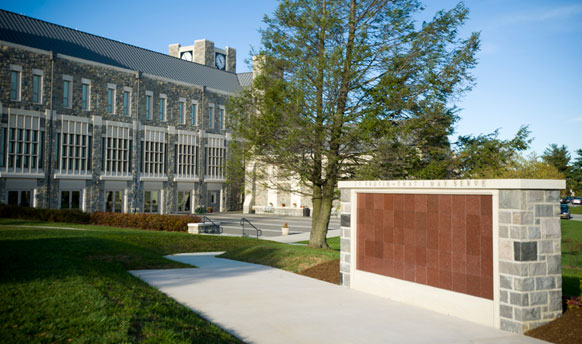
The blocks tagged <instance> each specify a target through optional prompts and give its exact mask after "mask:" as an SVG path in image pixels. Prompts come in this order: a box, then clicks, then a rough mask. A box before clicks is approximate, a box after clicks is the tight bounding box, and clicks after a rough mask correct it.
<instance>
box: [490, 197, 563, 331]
mask: <svg viewBox="0 0 582 344" xmlns="http://www.w3.org/2000/svg"><path fill="white" fill-rule="evenodd" d="M559 214H560V192H559V191H557V190H554V191H542V190H500V191H499V274H500V275H499V282H500V322H501V324H500V326H501V329H503V330H506V331H511V332H517V333H523V332H525V331H527V330H529V329H532V328H536V327H539V326H541V325H544V324H546V323H548V322H550V321H551V320H553V319H555V318H557V317H559V316H560V315H561V314H562V274H561V273H562V267H561V246H560V240H561V228H560V218H559V216H560V215H559Z"/></svg>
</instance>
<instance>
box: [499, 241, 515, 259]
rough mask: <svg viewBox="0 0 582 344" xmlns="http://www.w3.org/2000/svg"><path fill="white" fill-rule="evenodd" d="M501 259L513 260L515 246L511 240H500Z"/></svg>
mask: <svg viewBox="0 0 582 344" xmlns="http://www.w3.org/2000/svg"><path fill="white" fill-rule="evenodd" d="M499 258H501V259H506V260H513V245H512V244H511V241H510V240H499Z"/></svg>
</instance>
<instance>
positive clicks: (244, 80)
mask: <svg viewBox="0 0 582 344" xmlns="http://www.w3.org/2000/svg"><path fill="white" fill-rule="evenodd" d="M236 76H237V77H238V83H239V84H240V85H241V87H245V86H250V85H251V84H252V83H253V72H246V73H238V74H237V75H236Z"/></svg>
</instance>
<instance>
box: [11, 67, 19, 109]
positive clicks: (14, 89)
mask: <svg viewBox="0 0 582 344" xmlns="http://www.w3.org/2000/svg"><path fill="white" fill-rule="evenodd" d="M21 79H22V66H15V65H10V100H15V101H20V89H21V85H20V81H21Z"/></svg>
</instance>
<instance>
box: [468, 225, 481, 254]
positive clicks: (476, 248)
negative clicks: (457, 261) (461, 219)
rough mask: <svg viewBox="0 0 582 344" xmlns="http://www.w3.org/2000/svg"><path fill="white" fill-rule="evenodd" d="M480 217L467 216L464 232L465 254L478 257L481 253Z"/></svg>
mask: <svg viewBox="0 0 582 344" xmlns="http://www.w3.org/2000/svg"><path fill="white" fill-rule="evenodd" d="M480 219H481V217H480V216H478V215H467V219H466V223H467V227H466V231H465V235H466V238H467V242H466V245H467V252H466V253H467V254H470V255H474V256H478V255H480V254H481V253H480V252H481V224H480Z"/></svg>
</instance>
